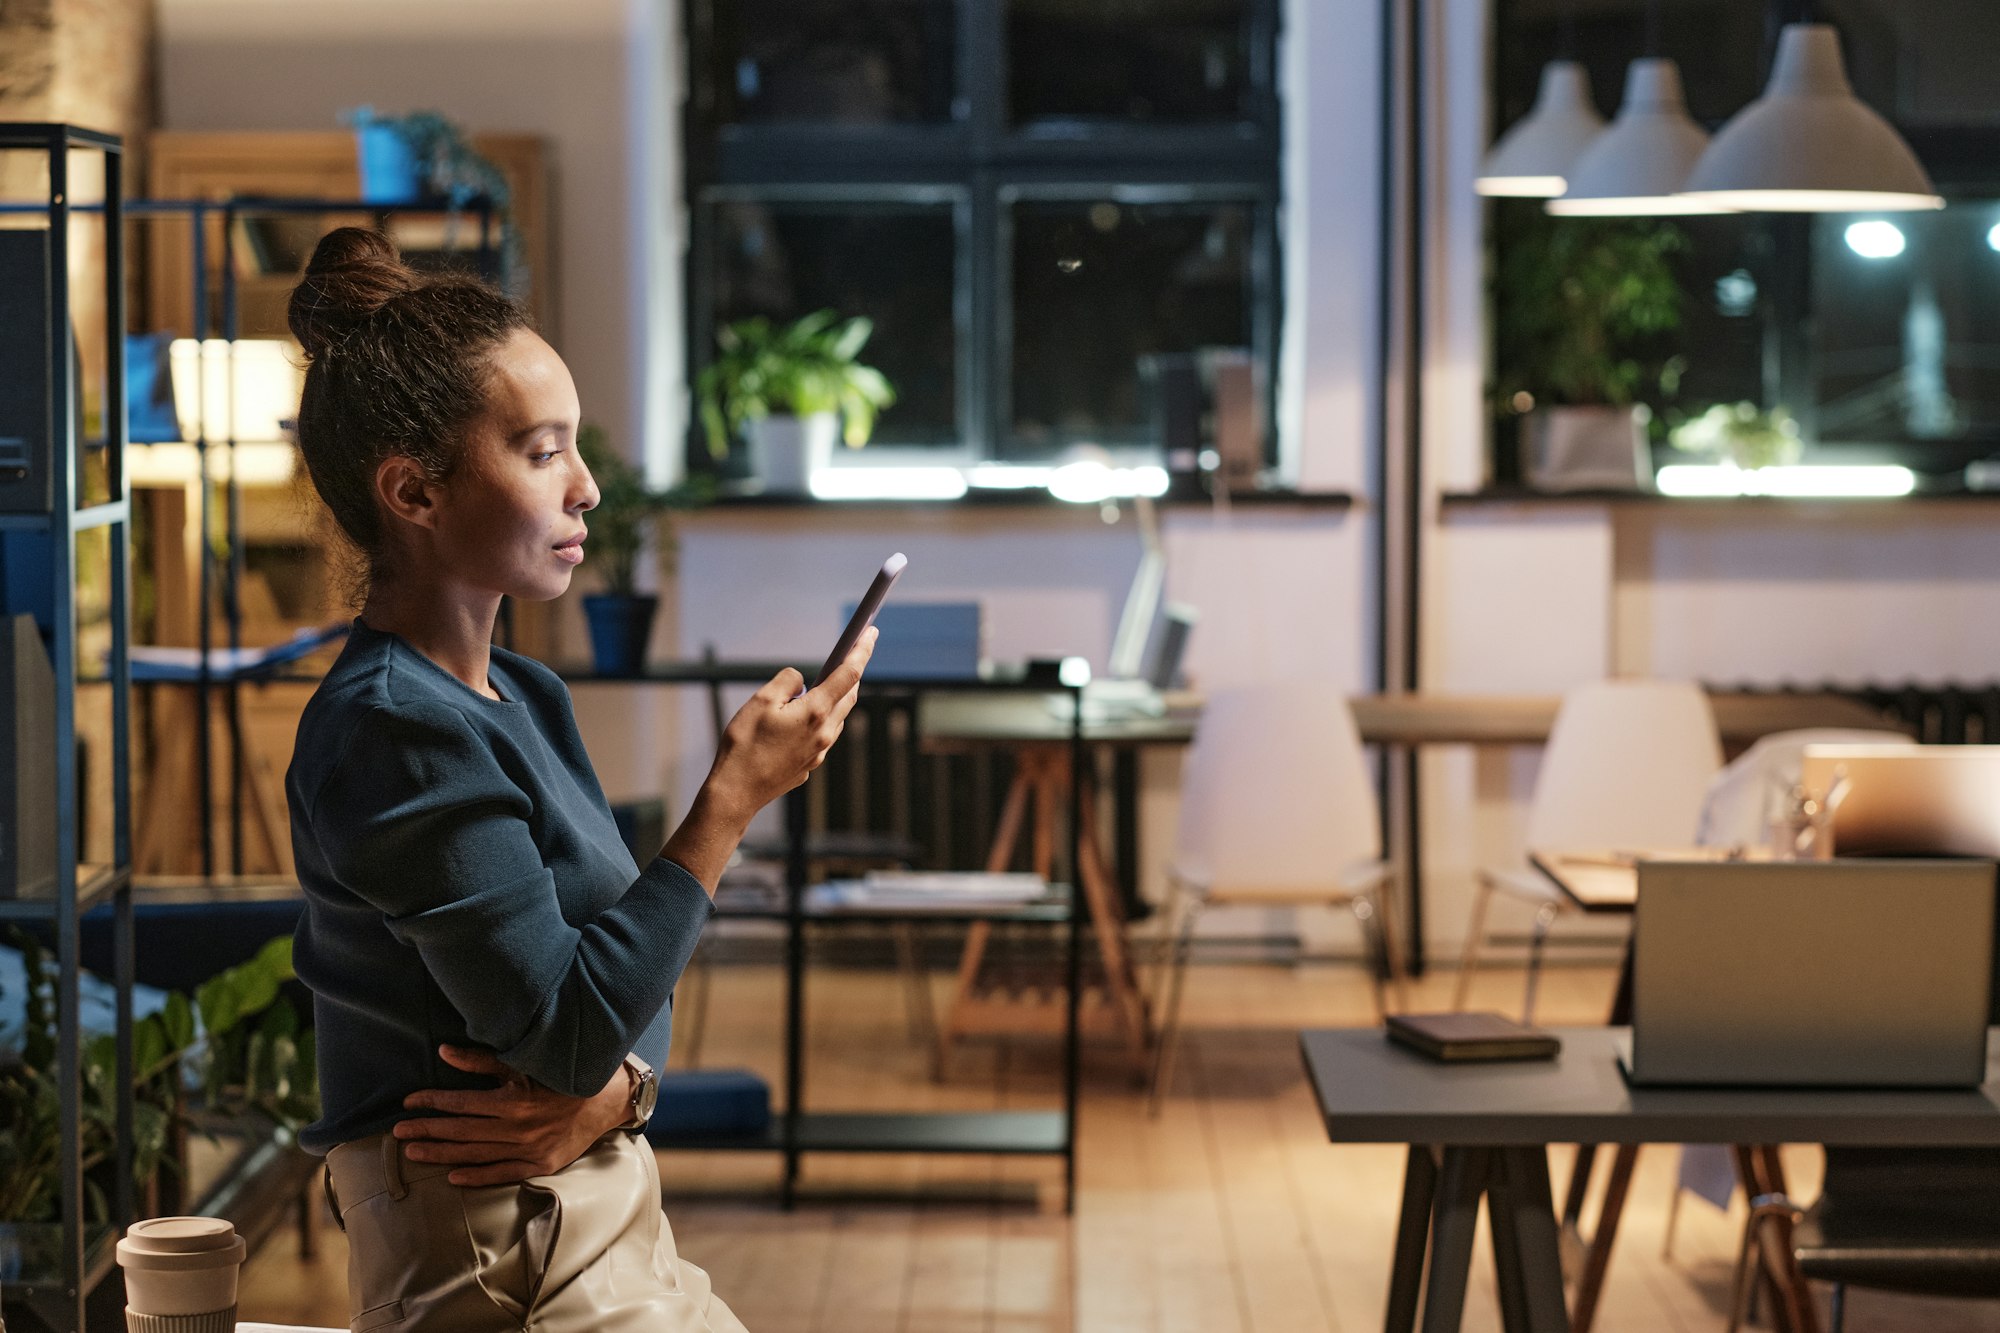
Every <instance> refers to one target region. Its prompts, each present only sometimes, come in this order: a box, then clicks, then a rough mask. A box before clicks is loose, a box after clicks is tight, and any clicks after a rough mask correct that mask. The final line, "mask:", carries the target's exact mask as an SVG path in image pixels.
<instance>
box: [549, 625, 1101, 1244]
mask: <svg viewBox="0 0 2000 1333" xmlns="http://www.w3.org/2000/svg"><path fill="white" fill-rule="evenodd" d="M786 666H794V667H796V668H797V669H798V670H799V671H800V672H801V673H802V674H804V675H805V676H806V677H807V678H808V679H810V678H811V675H812V671H813V667H812V666H811V665H806V666H800V665H799V664H797V663H783V662H722V661H718V662H686V663H674V664H671V665H665V666H661V667H658V668H655V669H652V670H650V671H648V672H646V673H644V674H641V675H636V676H623V677H618V676H599V675H591V674H586V673H572V674H571V675H570V678H571V679H573V680H577V681H592V682H612V681H620V680H622V681H625V682H628V683H633V684H653V685H666V684H673V685H762V684H764V683H765V682H766V681H768V680H770V679H771V677H772V676H775V675H776V674H777V673H778V672H779V671H782V670H783V669H784V668H785V667H786ZM862 688H863V690H864V691H866V692H868V693H871V694H874V693H888V692H892V691H894V692H901V693H905V694H913V695H917V694H923V693H925V692H927V691H945V690H948V691H951V692H954V693H967V692H974V693H976V692H981V691H995V692H1001V693H1010V694H1022V693H1027V694H1044V695H1068V696H1069V698H1070V703H1071V707H1070V709H1069V716H1070V730H1069V751H1070V765H1071V769H1070V771H1071V772H1074V773H1082V772H1083V771H1084V765H1085V763H1086V762H1087V760H1088V754H1087V751H1086V749H1085V746H1084V733H1083V721H1084V710H1083V707H1082V702H1083V687H1082V686H1081V685H1075V686H1071V685H1048V684H1042V683H1038V682H1029V681H1027V680H1017V679H980V680H967V679H965V678H964V677H952V678H948V679H937V680H920V679H898V680H890V681H882V682H879V683H878V682H874V681H869V682H867V683H865V684H864V685H863V686H862ZM1084 785H1085V784H1083V783H1081V782H1073V783H1071V784H1070V793H1069V832H1068V844H1069V865H1070V866H1071V867H1072V870H1071V878H1072V879H1074V878H1075V870H1074V867H1075V866H1076V865H1077V864H1078V859H1079V857H1080V855H1081V851H1082V849H1081V846H1080V840H1081V831H1082V827H1083V825H1082V819H1083V805H1082V800H1083V797H1082V792H1083V787H1084ZM810 786H811V784H810V783H808V784H806V785H804V786H800V787H797V788H794V789H793V790H792V791H791V792H790V793H788V794H787V795H786V796H785V799H784V822H785V887H786V894H785V901H786V905H785V907H784V909H783V910H781V911H737V912H727V913H724V914H723V915H726V916H728V917H730V918H733V919H760V918H761V919H764V920H771V921H779V922H782V923H783V924H784V926H785V1023H784V1047H785V1051H784V1060H785V1072H784V1082H783V1086H782V1087H781V1088H780V1090H779V1092H780V1095H781V1097H782V1107H781V1109H780V1110H779V1112H778V1114H777V1115H776V1116H774V1117H773V1119H772V1122H771V1124H770V1126H769V1127H768V1128H766V1129H765V1130H763V1131H761V1132H759V1133H756V1134H745V1135H736V1136H720V1135H699V1136H697V1135H690V1136H687V1137H685V1138H671V1137H669V1138H661V1139H655V1140H654V1141H653V1142H654V1146H655V1147H659V1148H666V1149H673V1150H683V1149H684V1150H689V1151H707V1152H714V1151H731V1150H736V1151H746V1152H776V1153H779V1154H780V1155H781V1156H782V1157H783V1159H784V1176H783V1183H782V1186H781V1194H780V1197H781V1200H782V1202H783V1205H784V1207H786V1208H787V1209H789V1208H791V1207H792V1206H793V1205H794V1204H795V1203H796V1202H797V1199H798V1181H799V1164H800V1160H801V1159H802V1158H803V1157H804V1156H805V1155H806V1154H807V1153H995V1154H1002V1155H1008V1156H1049V1157H1060V1158H1062V1160H1063V1209H1064V1211H1065V1212H1073V1211H1075V1208H1076V1126H1077V1106H1078V1100H1079V1096H1078V1094H1079V1089H1080V1085H1081V1074H1082V1054H1083V1048H1082V1043H1081V1040H1080V1036H1081V1032H1080V1018H1081V1003H1082V982H1083V945H1084V939H1083V917H1084V914H1083V913H1082V912H1080V911H1078V910H1076V906H1077V904H1076V894H1075V892H1074V890H1073V889H1070V888H1067V887H1064V886H1059V885H1058V886H1051V888H1052V890H1053V891H1054V892H1055V893H1056V894H1057V895H1058V896H1057V898H1056V900H1055V901H1047V902H1036V903H1029V904H1025V905H1023V906H1020V907H1017V908H1013V909H1010V910H1004V911H993V912H952V913H949V914H948V915H946V914H942V913H924V912H914V911H912V912H896V911H837V912H836V911H823V910H817V909H815V908H813V907H812V906H811V905H810V904H809V902H808V897H807V890H808V888H810V887H811V886H810V883H809V880H810V873H809V865H808V858H807V849H806V835H807V832H808V828H807V818H808V805H807V801H808V797H807V793H808V791H809V790H810ZM941 920H952V921H964V922H967V923H968V924H969V923H971V922H974V921H981V920H984V921H993V922H1024V923H1041V924H1047V925H1060V926H1066V927H1067V929H1066V930H1065V931H1064V932H1063V934H1064V937H1065V939H1064V950H1063V952H1064V958H1063V969H1064V979H1065V1012H1064V1025H1063V1090H1062V1106H1061V1109H1059V1110H1034V1111H1029V1110H1020V1111H969V1112H968V1111H908V1112H847V1111H810V1110H807V1109H806V1069H805V1056H806V1022H805V987H806V934H807V931H808V929H839V928H840V927H842V926H847V925H864V924H865V925H876V926H880V925H884V924H893V923H896V922H899V921H902V922H924V923H936V922H938V921H941Z"/></svg>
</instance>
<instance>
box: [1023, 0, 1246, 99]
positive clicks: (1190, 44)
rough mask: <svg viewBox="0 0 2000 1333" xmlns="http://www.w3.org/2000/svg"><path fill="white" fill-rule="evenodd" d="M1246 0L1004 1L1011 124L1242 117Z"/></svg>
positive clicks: (1244, 75)
mask: <svg viewBox="0 0 2000 1333" xmlns="http://www.w3.org/2000/svg"><path fill="white" fill-rule="evenodd" d="M1252 8H1253V0H1008V3H1007V85H1008V86H1007V92H1008V110H1009V113H1010V119H1011V121H1012V123H1014V124H1016V125H1021V124H1026V123H1028V122H1031V121H1037V120H1105V121H1127V122H1135V121H1136V122H1141V123H1148V122H1150V123H1168V124H1187V123H1190V122H1197V121H1233V120H1241V119H1245V118H1247V117H1248V116H1250V115H1251V103H1250V93H1251V86H1250V12H1251V9H1252Z"/></svg>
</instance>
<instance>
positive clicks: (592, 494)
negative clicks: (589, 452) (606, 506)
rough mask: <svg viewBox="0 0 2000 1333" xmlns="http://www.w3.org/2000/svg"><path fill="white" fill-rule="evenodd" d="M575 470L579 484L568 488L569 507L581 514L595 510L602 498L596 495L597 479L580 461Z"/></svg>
mask: <svg viewBox="0 0 2000 1333" xmlns="http://www.w3.org/2000/svg"><path fill="white" fill-rule="evenodd" d="M576 469H577V476H578V480H579V481H580V482H581V484H580V485H576V484H573V485H572V486H571V487H570V494H569V507H570V508H571V509H574V510H576V511H577V512H579V513H582V512H584V511H586V510H591V509H595V508H597V502H598V501H599V500H601V499H603V498H604V497H603V496H602V495H600V494H599V493H598V490H597V478H595V477H593V476H591V475H590V468H589V467H587V466H586V465H585V464H584V463H583V461H582V460H581V459H579V460H577V465H576Z"/></svg>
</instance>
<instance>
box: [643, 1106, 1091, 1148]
mask: <svg viewBox="0 0 2000 1333" xmlns="http://www.w3.org/2000/svg"><path fill="white" fill-rule="evenodd" d="M1068 1142H1069V1119H1068V1117H1067V1116H1065V1115H1064V1114H1063V1113H1062V1112H1061V1111H951V1112H866V1113H864V1112H844V1111H809V1112H807V1113H805V1114H804V1115H802V1116H800V1117H799V1141H798V1148H799V1151H800V1152H837V1153H1002V1154H1007V1155H1010V1156H1033V1155H1043V1154H1061V1153H1062V1152H1064V1151H1065V1150H1066V1148H1067V1146H1068ZM652 1144H653V1146H654V1147H655V1148H661V1149H667V1150H670V1151H675V1152H681V1151H689V1152H778V1151H782V1150H783V1148H784V1146H785V1118H784V1116H783V1115H782V1114H774V1115H773V1116H772V1117H771V1123H770V1125H769V1126H768V1127H766V1128H765V1129H764V1130H762V1131H760V1132H758V1133H755V1134H742V1135H733V1136H731V1135H686V1136H677V1135H663V1136H661V1137H660V1138H656V1139H653V1140H652Z"/></svg>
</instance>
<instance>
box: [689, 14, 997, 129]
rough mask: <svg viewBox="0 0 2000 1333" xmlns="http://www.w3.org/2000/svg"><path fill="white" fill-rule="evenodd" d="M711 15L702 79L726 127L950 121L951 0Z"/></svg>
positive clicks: (954, 31)
mask: <svg viewBox="0 0 2000 1333" xmlns="http://www.w3.org/2000/svg"><path fill="white" fill-rule="evenodd" d="M714 15H715V27H714V38H713V42H712V44H711V45H710V47H709V59H708V61H707V62H706V68H705V71H704V74H703V77H704V79H705V80H706V85H707V87H708V89H709V90H710V92H711V94H712V96H713V97H714V99H715V110H716V119H717V120H718V121H719V122H721V123H723V124H764V125H771V124H786V123H792V124H821V125H886V124H897V123H901V124H921V123H924V122H927V121H946V120H950V119H951V118H952V115H953V103H954V100H955V94H956V83H957V79H956V75H955V70H954V58H955V55H956V47H957V22H956V18H957V16H956V14H955V13H954V12H953V6H952V4H951V3H950V0H732V2H731V3H719V4H717V5H715V6H714Z"/></svg>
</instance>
